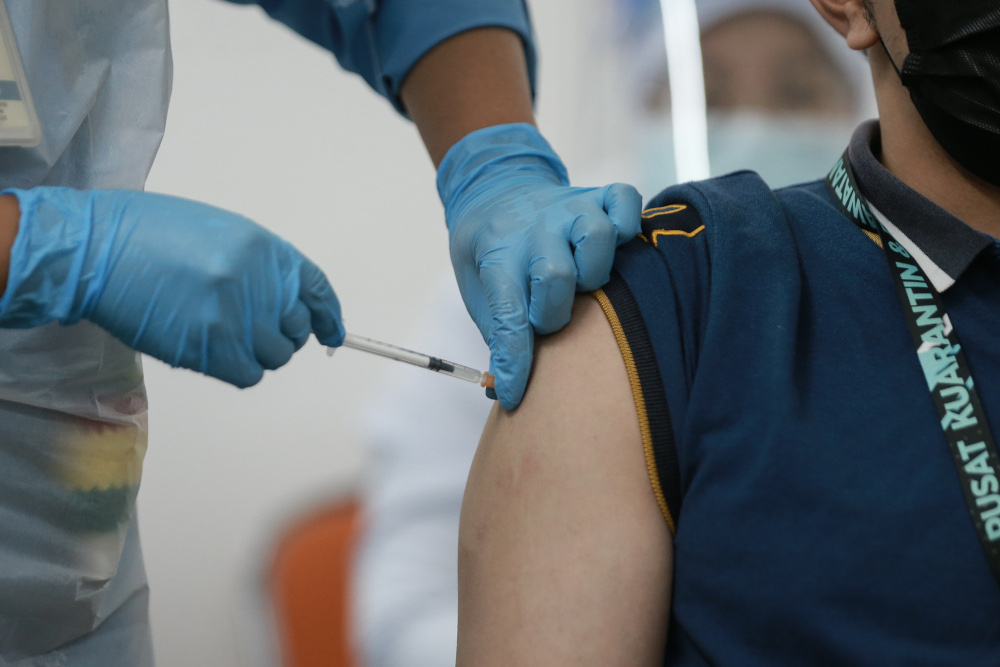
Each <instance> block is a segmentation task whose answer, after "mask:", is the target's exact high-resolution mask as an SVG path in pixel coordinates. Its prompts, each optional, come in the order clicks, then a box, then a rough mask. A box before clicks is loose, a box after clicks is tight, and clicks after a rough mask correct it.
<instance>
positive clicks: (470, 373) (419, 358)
mask: <svg viewBox="0 0 1000 667" xmlns="http://www.w3.org/2000/svg"><path fill="white" fill-rule="evenodd" d="M344 347H349V348H351V349H353V350H361V351H362V352H368V353H369V354H376V355H378V356H380V357H385V358H386V359H395V360H396V361H402V362H404V363H407V364H413V365H414V366H420V367H421V368H426V369H428V370H432V371H435V372H437V373H444V374H445V375H450V376H452V377H456V378H458V379H460V380H465V381H466V382H475V383H477V384H479V386H481V387H487V388H488V389H493V388H494V387H493V383H494V381H495V380H496V378H494V377H493V376H492V375H490V374H489V373H488V372H483V371H477V370H476V369H475V368H470V367H469V366H463V365H462V364H456V363H454V362H451V361H446V360H444V359H441V358H439V357H432V356H430V355H429V354H421V353H419V352H414V351H413V350H407V349H405V348H402V347H397V346H395V345H390V344H389V343H383V342H382V341H378V340H373V339H371V338H365V337H364V336H356V335H355V334H347V336H345V337H344ZM336 349H337V348H335V347H330V348H327V350H326V354H327V356H331V357H332V356H333V353H334V351H335V350H336ZM487 393H490V392H487Z"/></svg>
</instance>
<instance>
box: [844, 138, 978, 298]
mask: <svg viewBox="0 0 1000 667" xmlns="http://www.w3.org/2000/svg"><path fill="white" fill-rule="evenodd" d="M881 140H882V137H881V131H880V129H879V124H878V121H877V120H870V121H867V122H865V123H862V124H861V125H860V126H859V127H858V129H856V130H855V131H854V135H853V136H852V137H851V143H850V145H849V146H848V148H847V151H848V155H849V156H850V158H851V166H852V167H853V168H854V176H855V178H856V180H857V183H858V188H859V189H860V190H861V193H862V194H863V195H864V196H865V198H866V199H868V203H869V204H870V206H871V211H872V214H874V215H875V217H876V218H878V220H879V222H881V223H882V225H883V226H884V227H885V228H886V229H887V230H889V233H891V234H892V236H893V237H894V238H895V239H896V241H898V242H899V244H900V245H902V246H903V247H904V248H905V249H906V251H907V252H908V253H910V255H911V256H912V257H913V259H914V260H916V262H917V263H918V264H919V265H920V268H921V269H923V271H924V273H925V274H927V277H928V278H929V279H930V281H931V283H933V285H934V287H935V289H937V291H938V292H944V291H945V290H947V289H948V288H949V287H951V286H952V285H954V284H955V281H956V280H958V277H959V276H960V275H962V272H963V271H965V269H967V268H968V267H969V265H970V264H972V261H973V260H974V259H975V258H976V257H977V256H978V255H979V253H981V252H982V251H983V250H985V249H986V248H989V247H991V246H993V245H994V243H995V240H994V239H993V237H991V236H989V235H988V234H983V233H982V232H977V231H976V230H975V229H973V228H972V227H969V226H968V225H966V224H965V223H964V222H962V221H961V220H959V219H958V218H956V217H955V216H953V215H952V214H951V213H948V212H947V211H945V210H944V209H943V208H941V207H940V206H938V205H937V204H935V203H934V202H932V201H931V200H929V199H927V198H926V197H924V196H923V195H921V194H920V193H919V192H917V191H916V190H914V189H912V188H910V187H909V186H908V185H906V184H905V183H903V182H902V181H901V180H899V179H898V178H896V177H895V176H894V175H893V174H892V172H890V171H889V170H888V169H886V168H885V167H883V166H882V163H881V162H879V161H878V159H877V158H876V157H875V153H874V151H873V150H872V147H873V146H878V145H880V143H881Z"/></svg>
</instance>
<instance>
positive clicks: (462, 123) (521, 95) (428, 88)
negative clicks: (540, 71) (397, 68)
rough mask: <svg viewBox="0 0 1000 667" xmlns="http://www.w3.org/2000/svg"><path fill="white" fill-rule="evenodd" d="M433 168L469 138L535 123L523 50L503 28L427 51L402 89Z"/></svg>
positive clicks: (472, 33)
mask: <svg viewBox="0 0 1000 667" xmlns="http://www.w3.org/2000/svg"><path fill="white" fill-rule="evenodd" d="M400 94H401V96H402V98H403V102H404V104H406V109H407V111H408V112H409V114H410V117H411V118H413V121H414V122H415V123H416V125H417V128H418V129H419V130H420V136H421V137H422V138H423V140H424V144H425V145H426V146H427V152H428V153H430V156H431V159H432V160H433V161H434V166H435V167H436V166H438V165H439V164H440V163H441V160H442V159H443V158H444V155H445V153H447V152H448V149H449V148H451V147H452V145H454V144H455V142H457V141H458V140H459V139H461V138H462V137H464V136H465V135H467V134H468V133H470V132H473V131H475V130H479V129H482V128H484V127H490V126H493V125H501V124H505V123H532V124H534V122H535V116H534V112H533V110H532V107H531V86H530V83H529V80H528V66H527V63H526V61H525V56H524V46H523V44H522V42H521V39H520V37H519V36H518V35H517V34H516V33H514V32H512V31H510V30H506V29H503V28H480V29H476V30H470V31H468V32H463V33H460V34H458V35H455V36H454V37H452V38H451V39H448V40H446V41H444V42H442V43H441V44H438V45H437V46H436V47H434V48H433V49H431V50H430V51H429V52H428V53H427V55H425V56H424V57H423V58H421V59H420V61H418V62H417V64H416V65H415V66H414V67H413V69H412V70H411V72H410V73H409V75H408V76H407V77H406V80H405V81H404V82H403V86H402V88H401V89H400Z"/></svg>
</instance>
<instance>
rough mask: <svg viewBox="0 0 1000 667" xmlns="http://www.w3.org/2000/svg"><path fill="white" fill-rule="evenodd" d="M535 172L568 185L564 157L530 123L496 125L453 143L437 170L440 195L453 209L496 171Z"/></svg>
mask: <svg viewBox="0 0 1000 667" xmlns="http://www.w3.org/2000/svg"><path fill="white" fill-rule="evenodd" d="M525 167H528V168H529V169H528V170H527V171H531V172H533V173H534V175H536V176H542V177H544V178H546V179H547V180H549V181H551V182H552V183H553V184H556V185H568V184H569V175H568V174H567V172H566V167H565V165H564V164H563V162H562V160H561V159H560V158H559V156H558V155H557V154H556V152H555V151H554V150H553V149H552V146H551V145H549V142H548V141H546V140H545V137H543V136H542V134H541V132H539V131H538V128H536V127H535V126H534V125H531V124H529V123H509V124H506V125H494V126H491V127H485V128H482V129H480V130H476V131H474V132H470V133H469V134H467V135H466V136H465V137H463V138H462V139H460V140H459V141H458V142H456V143H455V145H454V146H452V147H451V148H450V149H449V150H448V152H447V153H446V154H445V156H444V159H443V160H442V161H441V166H440V167H439V168H438V172H437V188H438V194H439V195H440V196H441V202H442V203H443V204H444V206H445V210H446V211H450V210H451V209H452V208H453V207H454V206H455V204H456V203H457V201H458V200H459V199H461V195H462V193H464V192H465V191H466V190H467V189H468V188H469V186H470V185H471V184H472V183H473V182H476V181H479V180H480V179H482V178H488V177H489V176H490V175H492V174H493V173H494V172H496V171H504V170H505V169H510V170H512V171H513V170H520V171H522V172H524V171H526V170H525V169H524V168H525Z"/></svg>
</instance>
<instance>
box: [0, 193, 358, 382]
mask: <svg viewBox="0 0 1000 667" xmlns="http://www.w3.org/2000/svg"><path fill="white" fill-rule="evenodd" d="M6 193H9V194H13V195H15V196H16V197H17V198H18V201H19V202H20V206H21V219H20V227H19V229H18V233H17V237H16V238H15V240H14V246H13V248H12V249H11V258H10V272H9V277H8V281H7V289H6V291H5V293H4V295H3V298H2V299H0V326H2V327H16V328H27V327H34V326H38V325H41V324H45V323H46V322H51V321H53V320H54V321H58V322H59V323H61V324H74V323H76V322H78V321H80V320H81V319H87V320H90V321H92V322H94V323H95V324H97V325H99V326H101V327H103V328H104V329H106V330H108V331H109V332H110V333H111V334H113V335H114V336H115V337H117V338H119V339H120V340H122V341H123V342H124V343H125V344H127V345H129V346H130V347H133V348H134V349H136V350H139V351H140V352H145V353H146V354H149V355H152V356H154V357H156V358H158V359H161V360H163V361H165V362H167V363H168V364H171V365H172V366H183V367H184V368H191V369H194V370H197V371H201V372H202V373H205V374H207V375H212V376H214V377H217V378H219V379H220V380H225V381H226V382H229V383H232V384H234V385H236V386H237V387H247V386H250V385H252V384H255V383H257V382H258V381H259V380H260V379H261V376H262V375H263V373H264V369H275V368H278V367H279V366H281V365H283V364H284V363H285V362H287V361H288V360H289V359H290V358H291V356H292V354H293V353H294V352H295V351H296V350H297V349H299V348H300V347H302V345H304V344H305V342H306V340H307V339H308V338H309V334H310V332H315V333H316V337H317V338H319V340H320V342H321V343H323V344H324V345H339V344H341V343H342V342H343V339H344V328H343V326H342V325H341V323H340V304H339V303H338V302H337V297H336V296H335V295H334V293H333V289H332V288H331V287H330V283H329V282H327V279H326V276H324V275H323V273H322V272H321V271H320V270H319V269H318V268H317V267H316V266H315V265H314V264H313V263H312V262H310V261H309V260H308V259H306V258H305V257H304V256H303V255H302V254H301V253H299V251H297V250H296V249H295V248H293V247H292V246H291V245H290V244H289V243H288V242H286V241H284V240H282V239H280V238H278V237H277V236H275V235H274V234H272V233H271V232H269V231H267V230H266V229H264V228H263V227H260V226H258V225H256V224H255V223H253V222H251V221H250V220H247V219H246V218H243V217H241V216H239V215H236V214H234V213H230V212H228V211H223V210H221V209H218V208H214V207H212V206H208V205H205V204H199V203H197V202H193V201H188V200H185V199H178V198H175V197H168V196H165V195H157V194H149V193H144V192H133V191H129V190H110V191H101V190H88V191H82V190H73V189H70V188H53V187H37V188H32V189H30V190H8V191H6Z"/></svg>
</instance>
